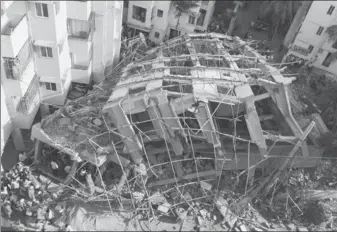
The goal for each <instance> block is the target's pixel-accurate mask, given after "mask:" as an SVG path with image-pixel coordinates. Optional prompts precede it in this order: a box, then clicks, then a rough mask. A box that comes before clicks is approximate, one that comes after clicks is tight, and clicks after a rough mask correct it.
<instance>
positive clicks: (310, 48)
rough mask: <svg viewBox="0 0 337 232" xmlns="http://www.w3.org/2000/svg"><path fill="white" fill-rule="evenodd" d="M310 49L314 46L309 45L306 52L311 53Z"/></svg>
mask: <svg viewBox="0 0 337 232" xmlns="http://www.w3.org/2000/svg"><path fill="white" fill-rule="evenodd" d="M312 49H314V46H312V45H309V47H308V52H309V53H311V52H312Z"/></svg>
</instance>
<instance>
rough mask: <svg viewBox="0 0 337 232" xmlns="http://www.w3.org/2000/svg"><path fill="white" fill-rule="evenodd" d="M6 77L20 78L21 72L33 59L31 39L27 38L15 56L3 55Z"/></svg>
mask: <svg viewBox="0 0 337 232" xmlns="http://www.w3.org/2000/svg"><path fill="white" fill-rule="evenodd" d="M3 59H4V66H5V72H6V76H7V79H12V80H21V77H22V73H23V72H24V71H25V69H26V67H27V65H28V64H29V62H30V61H31V59H33V52H32V45H31V40H30V39H28V40H27V41H26V43H25V44H24V45H23V47H22V48H21V50H20V52H19V54H18V55H17V56H16V57H15V58H10V57H3Z"/></svg>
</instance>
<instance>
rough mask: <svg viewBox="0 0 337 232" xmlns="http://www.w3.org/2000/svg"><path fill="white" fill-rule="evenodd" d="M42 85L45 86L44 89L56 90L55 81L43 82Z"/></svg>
mask: <svg viewBox="0 0 337 232" xmlns="http://www.w3.org/2000/svg"><path fill="white" fill-rule="evenodd" d="M44 86H45V87H46V90H52V91H56V84H55V83H50V82H44Z"/></svg>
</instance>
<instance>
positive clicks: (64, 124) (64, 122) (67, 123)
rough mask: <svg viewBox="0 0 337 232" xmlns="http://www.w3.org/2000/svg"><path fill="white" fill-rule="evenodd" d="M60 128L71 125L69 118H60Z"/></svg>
mask: <svg viewBox="0 0 337 232" xmlns="http://www.w3.org/2000/svg"><path fill="white" fill-rule="evenodd" d="M59 123H60V125H61V126H66V125H69V124H70V123H71V119H70V118H61V119H60V121H59Z"/></svg>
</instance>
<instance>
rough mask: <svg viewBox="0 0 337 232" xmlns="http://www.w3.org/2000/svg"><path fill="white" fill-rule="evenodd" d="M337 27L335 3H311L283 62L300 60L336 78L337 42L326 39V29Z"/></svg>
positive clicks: (336, 2) (336, 6)
mask: <svg viewBox="0 0 337 232" xmlns="http://www.w3.org/2000/svg"><path fill="white" fill-rule="evenodd" d="M331 25H337V1H313V2H312V4H311V7H310V9H309V10H308V12H307V15H306V16H305V18H304V20H303V22H302V24H301V25H300V27H299V28H298V32H297V34H296V36H295V39H294V41H293V43H292V44H290V46H289V51H288V52H287V54H286V55H285V56H284V58H283V61H289V60H291V59H302V61H304V62H305V61H309V62H312V66H313V67H315V68H318V69H321V70H323V71H325V72H327V73H330V74H333V76H335V77H336V78H337V61H336V59H331V56H336V52H337V41H331V40H329V39H328V35H327V34H326V29H327V28H328V27H329V26H331Z"/></svg>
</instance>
